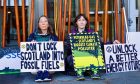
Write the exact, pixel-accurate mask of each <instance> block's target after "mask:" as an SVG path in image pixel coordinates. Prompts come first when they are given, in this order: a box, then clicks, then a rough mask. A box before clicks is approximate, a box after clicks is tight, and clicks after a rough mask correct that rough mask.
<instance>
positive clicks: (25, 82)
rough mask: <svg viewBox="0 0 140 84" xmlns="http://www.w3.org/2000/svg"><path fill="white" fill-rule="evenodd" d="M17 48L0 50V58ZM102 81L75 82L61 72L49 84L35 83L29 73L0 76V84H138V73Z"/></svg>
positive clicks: (46, 83) (125, 73)
mask: <svg viewBox="0 0 140 84" xmlns="http://www.w3.org/2000/svg"><path fill="white" fill-rule="evenodd" d="M11 50H14V51H16V52H19V50H18V48H17V47H15V48H12V49H11V48H0V58H1V57H2V56H3V55H4V54H7V53H11V52H12V51H11ZM102 78H104V79H102V80H93V79H91V78H90V77H88V76H86V80H84V81H77V80H76V77H75V76H69V75H64V74H63V72H57V73H54V74H53V80H52V81H50V82H35V80H34V79H35V75H33V74H31V73H18V74H4V75H0V84H140V71H134V72H122V73H111V74H105V73H104V74H102Z"/></svg>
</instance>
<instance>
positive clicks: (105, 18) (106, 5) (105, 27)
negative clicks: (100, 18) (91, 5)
mask: <svg viewBox="0 0 140 84" xmlns="http://www.w3.org/2000/svg"><path fill="white" fill-rule="evenodd" d="M104 1H105V10H104V14H105V16H104V30H103V32H104V34H103V35H104V36H103V37H104V38H103V39H104V43H106V42H107V24H108V0H104Z"/></svg>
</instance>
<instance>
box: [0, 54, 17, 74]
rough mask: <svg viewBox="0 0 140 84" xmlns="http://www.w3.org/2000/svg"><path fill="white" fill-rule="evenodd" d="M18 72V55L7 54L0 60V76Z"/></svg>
mask: <svg viewBox="0 0 140 84" xmlns="http://www.w3.org/2000/svg"><path fill="white" fill-rule="evenodd" d="M19 72H20V53H9V54H7V55H4V56H3V57H2V58H0V74H11V73H19Z"/></svg>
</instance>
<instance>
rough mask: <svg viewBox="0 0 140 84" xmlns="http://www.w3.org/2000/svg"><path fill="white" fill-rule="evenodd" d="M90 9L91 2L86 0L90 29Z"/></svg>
mask: <svg viewBox="0 0 140 84" xmlns="http://www.w3.org/2000/svg"><path fill="white" fill-rule="evenodd" d="M89 7H90V6H89V0H86V15H87V18H88V21H89V22H88V25H89V28H90V13H89V12H90V9H89ZM89 28H88V29H89Z"/></svg>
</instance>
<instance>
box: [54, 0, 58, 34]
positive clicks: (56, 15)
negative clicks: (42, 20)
mask: <svg viewBox="0 0 140 84" xmlns="http://www.w3.org/2000/svg"><path fill="white" fill-rule="evenodd" d="M57 20H58V3H57V0H54V27H55V33H56V35H57V36H58V27H57V23H58V21H57Z"/></svg>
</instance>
